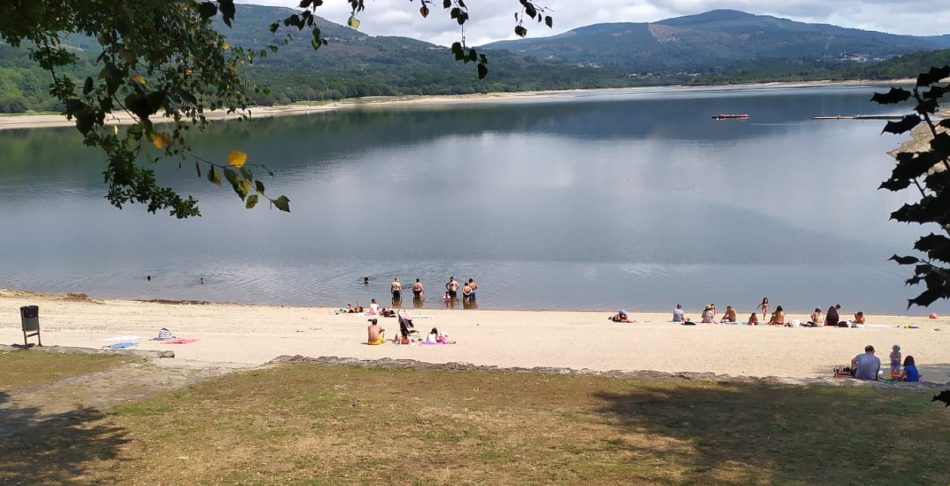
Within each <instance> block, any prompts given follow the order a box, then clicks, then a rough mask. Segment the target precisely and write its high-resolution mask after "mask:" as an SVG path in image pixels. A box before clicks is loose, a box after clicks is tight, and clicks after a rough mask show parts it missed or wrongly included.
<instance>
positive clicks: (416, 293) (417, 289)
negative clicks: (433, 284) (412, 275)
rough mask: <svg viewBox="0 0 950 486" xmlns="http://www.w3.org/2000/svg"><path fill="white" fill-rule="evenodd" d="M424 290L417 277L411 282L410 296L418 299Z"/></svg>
mask: <svg viewBox="0 0 950 486" xmlns="http://www.w3.org/2000/svg"><path fill="white" fill-rule="evenodd" d="M425 291H426V289H425V288H424V287H423V286H422V282H420V281H419V279H418V278H417V279H416V283H414V284H412V296H413V297H415V298H417V299H419V298H421V297H422V294H424V293H425Z"/></svg>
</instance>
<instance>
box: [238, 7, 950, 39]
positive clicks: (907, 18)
mask: <svg viewBox="0 0 950 486" xmlns="http://www.w3.org/2000/svg"><path fill="white" fill-rule="evenodd" d="M238 1H241V3H254V4H258V5H278V6H285V7H295V6H297V4H299V0H252V1H247V0H243V1H242V0H238ZM365 3H366V11H364V12H362V13H361V14H359V15H358V17H359V19H360V22H361V25H360V31H361V32H363V33H366V34H369V35H399V36H405V37H413V38H416V39H420V40H424V41H428V42H433V43H436V44H441V45H450V44H451V43H452V42H455V41H457V40H458V39H459V37H460V35H461V33H460V31H459V27H458V24H457V23H456V22H455V21H454V20H452V19H450V18H449V15H448V11H444V10H443V9H442V2H441V1H439V0H435V1H434V2H433V5H432V6H431V7H430V9H431V12H430V14H429V16H428V18H422V16H421V15H420V14H419V7H420V4H419V0H414V1H413V0H365ZM467 5H468V8H469V17H470V19H469V21H468V22H467V23H466V24H465V38H466V43H467V44H468V45H472V46H478V45H481V44H485V43H488V42H492V41H497V40H506V39H514V38H516V37H515V35H514V27H515V21H514V13H515V12H516V11H519V12H520V10H521V8H520V7H521V5H520V3H519V1H518V0H468V2H467ZM536 5H539V6H544V7H547V8H549V10H550V11H549V12H548V14H549V15H551V16H552V17H554V28H553V29H548V28H547V27H545V26H543V25H540V24H536V23H532V24H526V25H525V27H527V28H528V36H529V37H542V36H548V35H554V34H560V33H562V32H566V31H568V30H571V29H574V28H577V27H581V26H584V25H590V24H596V23H601V22H654V21H658V20H663V19H667V18H670V17H679V16H682V15H691V14H697V13H702V12H705V11H708V10H714V9H724V8H728V9H735V10H742V11H744V12H748V13H753V14H759V15H773V16H776V17H782V18H787V19H791V20H797V21H801V22H811V23H826V24H834V25H840V26H842V27H852V28H857V29H865V30H876V31H880V32H889V33H892V34H910V35H939V34H948V33H950V0H719V1H712V0H538V1H537V3H536ZM317 13H318V15H320V16H321V17H324V18H326V19H328V20H330V21H333V22H336V23H339V24H344V25H345V24H346V20H347V18H348V17H349V14H350V7H349V3H348V2H346V1H345V0H324V5H323V6H321V7H319V8H317Z"/></svg>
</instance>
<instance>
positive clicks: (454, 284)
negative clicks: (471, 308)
mask: <svg viewBox="0 0 950 486" xmlns="http://www.w3.org/2000/svg"><path fill="white" fill-rule="evenodd" d="M445 290H446V291H447V292H448V293H449V298H450V299H454V298H456V297H458V293H459V283H458V281H456V280H455V277H449V281H448V282H446V283H445Z"/></svg>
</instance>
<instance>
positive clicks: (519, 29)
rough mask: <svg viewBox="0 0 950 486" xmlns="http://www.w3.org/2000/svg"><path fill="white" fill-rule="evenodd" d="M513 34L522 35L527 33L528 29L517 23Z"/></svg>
mask: <svg viewBox="0 0 950 486" xmlns="http://www.w3.org/2000/svg"><path fill="white" fill-rule="evenodd" d="M515 35H517V36H518V37H524V36H526V35H528V29H526V28H524V27H523V26H520V25H517V26H515Z"/></svg>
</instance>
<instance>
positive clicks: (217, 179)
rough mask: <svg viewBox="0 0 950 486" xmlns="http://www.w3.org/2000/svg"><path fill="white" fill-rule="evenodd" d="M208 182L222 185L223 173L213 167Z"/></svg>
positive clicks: (209, 172)
mask: <svg viewBox="0 0 950 486" xmlns="http://www.w3.org/2000/svg"><path fill="white" fill-rule="evenodd" d="M208 182H210V183H212V184H214V185H216V186H220V185H221V173H220V172H218V171H216V170H214V167H211V170H209V171H208Z"/></svg>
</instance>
